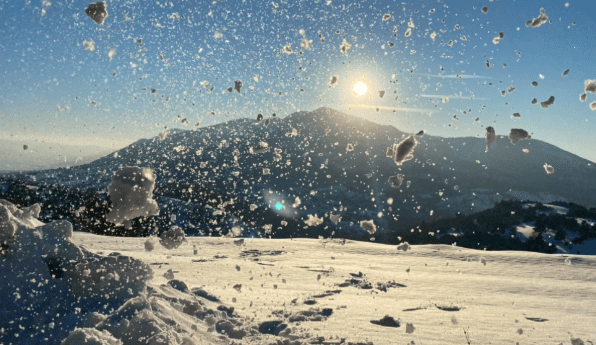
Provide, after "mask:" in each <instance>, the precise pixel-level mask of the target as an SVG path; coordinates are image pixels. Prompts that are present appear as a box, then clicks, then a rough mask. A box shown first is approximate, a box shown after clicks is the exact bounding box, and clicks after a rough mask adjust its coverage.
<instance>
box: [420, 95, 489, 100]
mask: <svg viewBox="0 0 596 345" xmlns="http://www.w3.org/2000/svg"><path fill="white" fill-rule="evenodd" d="M420 97H427V98H445V97H447V98H449V99H469V100H475V101H486V100H487V99H486V98H476V97H474V96H473V95H472V96H462V95H420Z"/></svg>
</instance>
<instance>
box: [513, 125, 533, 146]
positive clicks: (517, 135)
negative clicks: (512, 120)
mask: <svg viewBox="0 0 596 345" xmlns="http://www.w3.org/2000/svg"><path fill="white" fill-rule="evenodd" d="M530 138H531V136H530V134H528V132H526V131H524V130H523V129H519V128H512V129H511V132H510V133H509V140H511V143H512V144H513V145H516V144H517V142H518V141H520V140H523V139H530Z"/></svg>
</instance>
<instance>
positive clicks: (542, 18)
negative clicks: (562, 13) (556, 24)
mask: <svg viewBox="0 0 596 345" xmlns="http://www.w3.org/2000/svg"><path fill="white" fill-rule="evenodd" d="M547 21H548V16H547V15H546V11H545V10H544V8H541V9H540V15H539V16H538V17H536V18H534V19H532V20H528V21H527V22H526V26H527V27H533V28H537V27H540V26H541V25H542V24H544V23H546V22H547Z"/></svg>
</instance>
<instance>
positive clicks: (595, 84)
mask: <svg viewBox="0 0 596 345" xmlns="http://www.w3.org/2000/svg"><path fill="white" fill-rule="evenodd" d="M584 90H585V91H586V92H591V93H596V80H591V79H588V80H586V81H584Z"/></svg>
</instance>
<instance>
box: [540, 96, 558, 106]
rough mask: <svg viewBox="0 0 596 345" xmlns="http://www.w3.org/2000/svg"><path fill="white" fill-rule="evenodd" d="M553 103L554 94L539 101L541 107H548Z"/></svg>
mask: <svg viewBox="0 0 596 345" xmlns="http://www.w3.org/2000/svg"><path fill="white" fill-rule="evenodd" d="M553 103H555V96H550V97H549V98H548V99H547V100H546V101H544V102H540V106H541V107H543V108H548V107H549V106H551V105H553Z"/></svg>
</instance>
